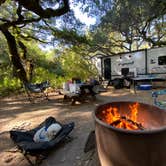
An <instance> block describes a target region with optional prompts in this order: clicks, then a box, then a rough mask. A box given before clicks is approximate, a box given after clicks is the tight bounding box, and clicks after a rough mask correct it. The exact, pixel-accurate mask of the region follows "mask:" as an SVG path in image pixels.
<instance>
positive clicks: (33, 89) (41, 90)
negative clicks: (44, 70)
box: [24, 81, 50, 102]
mask: <svg viewBox="0 0 166 166" xmlns="http://www.w3.org/2000/svg"><path fill="white" fill-rule="evenodd" d="M24 87H25V91H26V93H27V96H28V100H29V101H30V102H32V101H33V97H32V95H33V93H35V94H42V95H41V96H40V97H42V96H43V97H45V99H47V100H49V99H48V93H47V91H46V89H47V88H49V87H50V83H49V81H44V82H41V83H37V84H32V83H24Z"/></svg>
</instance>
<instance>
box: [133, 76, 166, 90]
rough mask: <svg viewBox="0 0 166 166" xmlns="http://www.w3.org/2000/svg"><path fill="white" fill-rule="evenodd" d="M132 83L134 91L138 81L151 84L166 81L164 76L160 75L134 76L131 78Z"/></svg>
mask: <svg viewBox="0 0 166 166" xmlns="http://www.w3.org/2000/svg"><path fill="white" fill-rule="evenodd" d="M131 80H132V83H133V87H134V93H136V87H137V85H138V83H140V82H141V83H150V84H152V83H153V82H163V81H166V79H165V78H161V77H149V76H147V77H134V78H131Z"/></svg>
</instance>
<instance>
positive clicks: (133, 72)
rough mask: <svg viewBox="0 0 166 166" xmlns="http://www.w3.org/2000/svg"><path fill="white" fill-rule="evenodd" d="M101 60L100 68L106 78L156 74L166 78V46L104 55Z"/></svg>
mask: <svg viewBox="0 0 166 166" xmlns="http://www.w3.org/2000/svg"><path fill="white" fill-rule="evenodd" d="M99 61H100V63H101V64H100V65H98V70H99V73H100V74H101V76H102V77H103V78H104V79H105V80H114V79H118V78H122V76H126V75H128V76H131V77H144V76H147V75H153V76H154V75H155V76H156V77H162V78H166V47H160V48H151V49H143V50H139V51H133V52H127V53H119V54H116V55H112V56H102V57H100V59H99ZM99 61H98V64H99Z"/></svg>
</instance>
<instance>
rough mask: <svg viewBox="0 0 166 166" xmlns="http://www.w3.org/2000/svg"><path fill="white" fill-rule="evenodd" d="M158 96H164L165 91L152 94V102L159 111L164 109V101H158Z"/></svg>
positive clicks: (165, 103)
mask: <svg viewBox="0 0 166 166" xmlns="http://www.w3.org/2000/svg"><path fill="white" fill-rule="evenodd" d="M160 95H166V89H163V90H158V91H154V92H152V97H153V102H154V104H155V105H156V106H158V107H160V108H161V109H166V100H161V99H159V96H160Z"/></svg>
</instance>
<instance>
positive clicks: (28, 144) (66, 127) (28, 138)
mask: <svg viewBox="0 0 166 166" xmlns="http://www.w3.org/2000/svg"><path fill="white" fill-rule="evenodd" d="M53 123H59V124H60V125H61V126H62V129H61V130H60V131H59V132H58V133H57V135H56V136H55V138H54V139H52V140H51V141H49V142H34V140H33V137H34V135H35V133H36V132H37V131H38V130H39V129H40V128H42V127H43V126H45V127H48V126H50V125H51V124H53ZM74 126H75V124H74V122H70V123H68V124H61V123H60V122H58V121H56V119H55V118H54V117H48V118H47V119H45V121H43V122H42V123H41V124H39V125H38V126H37V127H36V128H34V129H32V130H29V131H20V130H11V131H10V137H11V139H12V140H13V142H14V143H15V144H16V146H17V148H18V150H19V152H21V153H22V154H23V155H24V157H25V158H26V159H27V161H28V162H29V163H30V164H31V165H32V166H36V165H38V164H40V163H41V162H42V159H45V158H46V157H47V156H48V154H49V152H50V151H51V150H52V149H53V148H55V147H57V146H58V145H60V143H62V142H63V141H65V140H69V138H70V137H69V134H70V132H71V131H72V130H73V129H74ZM70 140H71V139H70ZM30 156H34V157H36V160H35V163H33V162H32V161H31V160H30V158H29V157H30Z"/></svg>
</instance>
